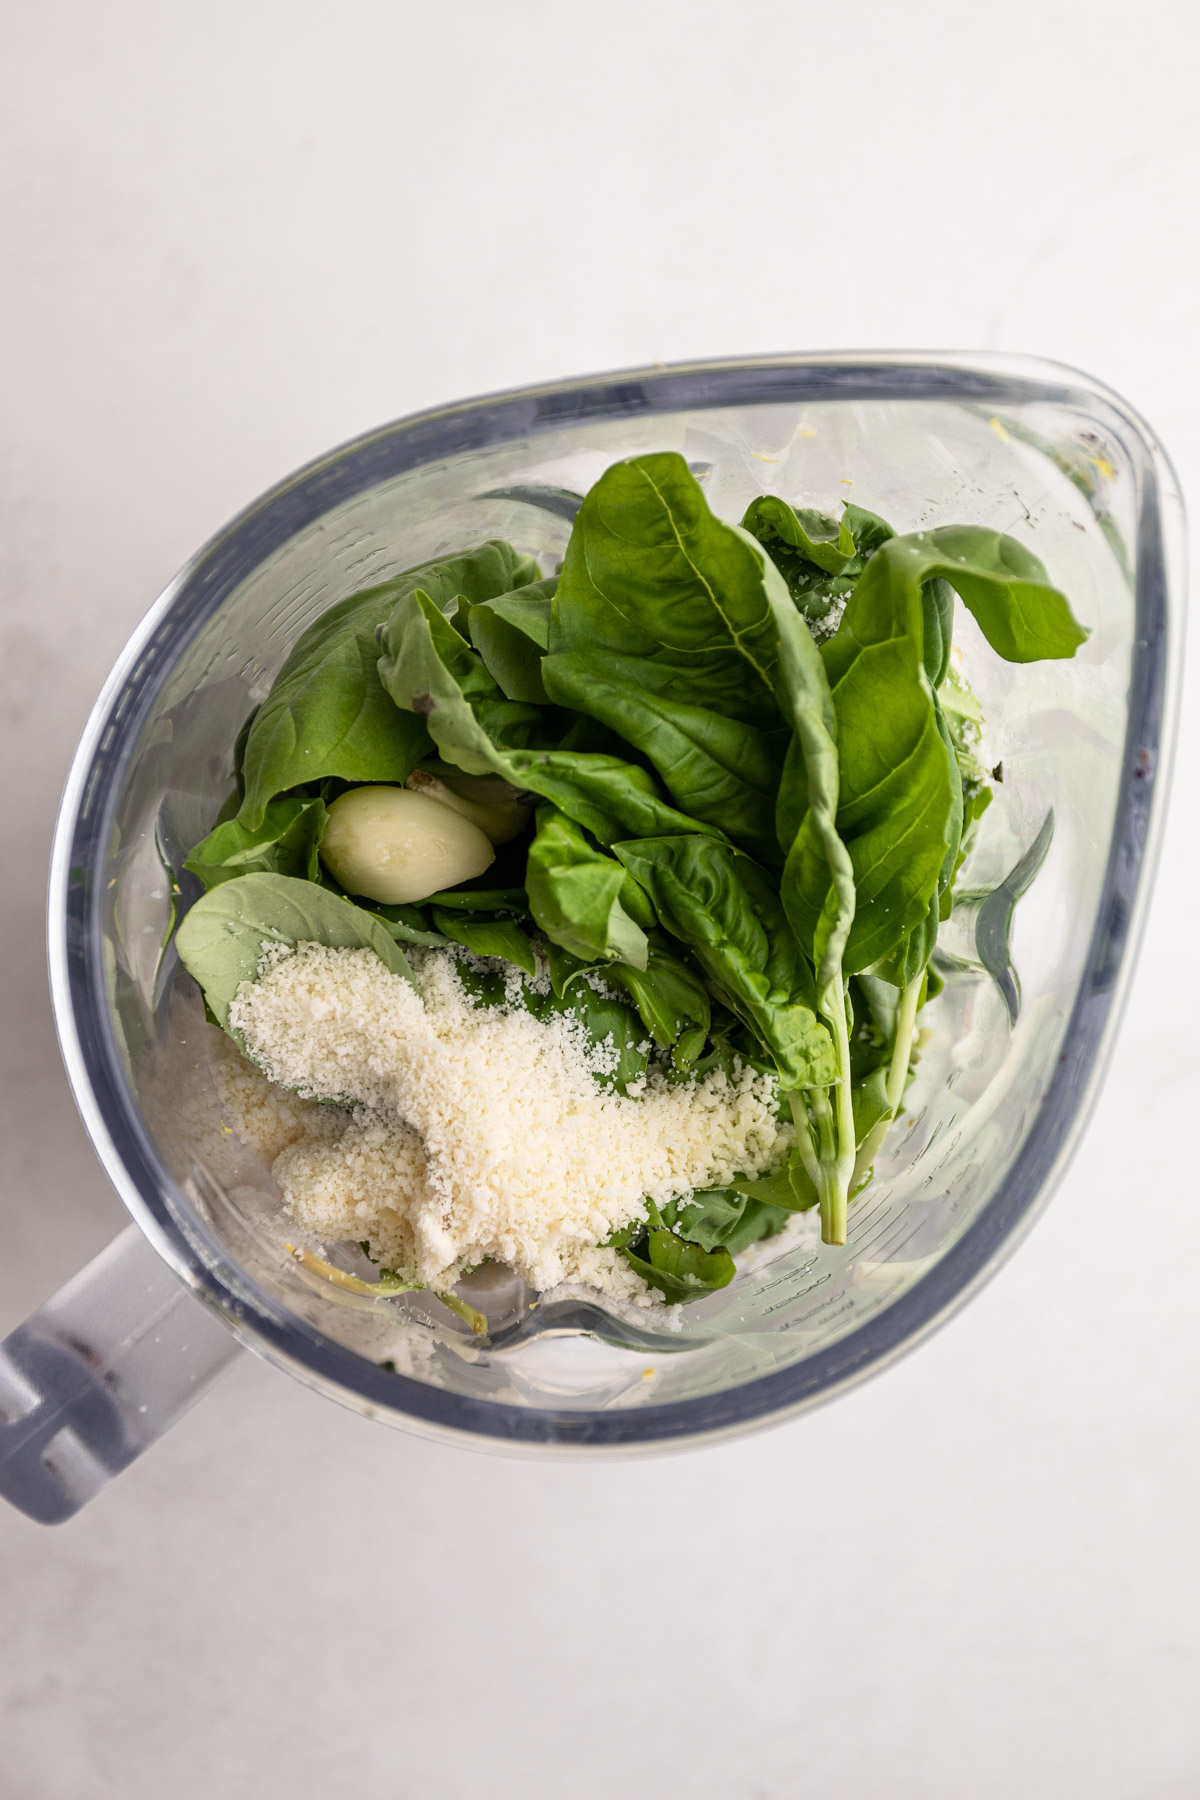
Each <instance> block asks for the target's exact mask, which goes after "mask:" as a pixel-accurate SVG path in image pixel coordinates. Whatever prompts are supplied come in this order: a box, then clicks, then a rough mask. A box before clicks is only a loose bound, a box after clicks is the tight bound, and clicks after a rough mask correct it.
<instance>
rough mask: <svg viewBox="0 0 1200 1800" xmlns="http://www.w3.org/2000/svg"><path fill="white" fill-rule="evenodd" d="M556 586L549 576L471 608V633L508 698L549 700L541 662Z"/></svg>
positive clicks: (468, 624)
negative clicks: (543, 680)
mask: <svg viewBox="0 0 1200 1800" xmlns="http://www.w3.org/2000/svg"><path fill="white" fill-rule="evenodd" d="M556 585H557V583H556V578H555V577H553V576H551V577H550V579H549V580H546V581H535V582H533V583H531V584H530V586H528V587H524V588H518V589H517V590H516V591H515V592H514V593H511V594H501V595H500V596H499V597H498V598H497V599H495V600H482V601H480V602H479V604H478V605H476V606H472V607H470V608H469V609H468V611H467V614H466V621H465V623H466V630H467V636H468V637H469V638H470V640H471V642H472V644H473V645H474V646H475V648H476V650H478V652H479V654H480V656H481V657H482V658H483V662H484V667H485V668H486V669H487V671H488V673H489V674H490V675H491V676H492V678H493V680H494V681H495V682H496V684H497V685H498V686H499V688H500V689H501V691H502V692H503V693H504V695H505V697H506V698H507V699H509V700H525V701H530V702H532V703H533V704H534V705H538V706H545V705H547V704H548V701H549V696H548V695H547V693H546V689H545V687H544V685H543V682H542V673H541V662H542V657H543V656H544V655H545V652H546V645H547V643H548V642H549V637H550V603H551V599H552V598H553V594H554V589H555V586H556Z"/></svg>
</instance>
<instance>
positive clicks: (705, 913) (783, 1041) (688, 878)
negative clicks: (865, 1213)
mask: <svg viewBox="0 0 1200 1800" xmlns="http://www.w3.org/2000/svg"><path fill="white" fill-rule="evenodd" d="M613 850H614V853H615V854H616V855H617V856H618V857H620V859H621V861H622V862H623V863H624V864H625V867H626V868H627V869H628V870H629V872H630V874H632V875H633V876H634V878H635V880H637V881H638V882H639V883H640V884H641V886H642V887H644V888H645V890H646V892H647V893H648V894H649V895H650V898H651V899H652V900H653V902H654V905H655V908H656V910H657V912H658V915H659V917H660V918H661V920H662V922H663V925H664V926H665V927H666V929H667V930H668V931H670V932H671V933H672V935H673V936H675V937H677V938H678V939H679V940H680V941H681V942H682V943H684V944H686V945H687V946H688V948H689V950H690V951H691V952H692V954H693V956H694V957H695V959H696V961H697V962H698V963H699V964H700V967H701V968H702V969H703V970H704V973H705V974H706V975H707V976H708V978H709V980H710V982H712V983H713V984H714V987H715V989H716V991H717V993H718V995H719V997H720V998H721V999H722V1000H723V1001H724V1003H725V1004H726V1005H727V1006H728V1007H729V1008H730V1009H731V1011H733V1012H734V1013H736V1014H737V1016H738V1017H739V1018H741V1019H743V1020H744V1021H745V1023H746V1024H748V1025H749V1026H751V1028H752V1029H753V1030H754V1031H756V1032H757V1033H758V1036H759V1037H760V1038H761V1040H762V1042H763V1043H764V1044H765V1045H766V1046H767V1048H768V1049H769V1050H770V1052H771V1054H772V1056H773V1057H774V1059H775V1062H776V1064H777V1067H778V1070H779V1079H780V1083H781V1085H782V1087H783V1088H784V1089H785V1090H788V1091H790V1090H791V1089H793V1088H800V1087H827V1086H828V1085H829V1084H830V1083H831V1082H833V1081H834V1080H836V1079H837V1064H836V1058H835V1054H834V1048H833V1043H832V1041H831V1039H830V1035H829V1032H828V1031H827V1029H826V1028H825V1026H824V1025H823V1024H822V1023H821V1022H820V1020H819V1019H818V1018H817V1016H816V1006H817V995H816V987H815V983H814V979H813V973H812V970H811V969H810V968H809V966H808V964H807V963H806V962H805V960H804V957H803V956H802V955H801V952H800V949H799V946H798V945H797V943H796V940H795V938H794V936H793V935H792V931H791V928H790V927H789V925H788V922H787V919H786V917H785V915H784V911H783V907H782V905H781V904H780V900H779V895H778V892H777V890H776V887H775V884H774V882H773V881H772V880H771V878H770V876H769V875H768V874H767V873H766V871H765V870H763V869H761V868H759V866H758V864H757V863H755V862H753V861H752V860H751V858H750V857H748V856H746V855H745V854H744V853H743V852H742V851H740V850H735V849H734V848H733V847H732V845H729V844H722V843H718V842H717V841H716V840H715V839H713V838H705V837H697V836H691V837H682V836H681V837H666V838H649V839H641V840H636V841H629V842H624V843H617V844H614V845H613Z"/></svg>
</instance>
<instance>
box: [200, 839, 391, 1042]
mask: <svg viewBox="0 0 1200 1800" xmlns="http://www.w3.org/2000/svg"><path fill="white" fill-rule="evenodd" d="M175 944H176V948H177V949H178V951H179V956H180V960H181V961H182V962H183V965H184V967H185V968H186V969H187V971H188V973H189V974H190V975H191V976H192V977H193V979H194V980H195V981H196V982H197V983H198V984H199V986H200V987H201V988H202V989H203V991H204V998H205V999H206V1000H207V1002H208V1005H209V1010H210V1011H211V1012H212V1015H213V1017H214V1018H215V1019H216V1021H217V1023H218V1025H221V1026H223V1027H224V1028H225V1029H226V1030H228V1027H229V1008H230V1005H231V1004H232V1002H233V999H234V996H235V995H236V993H237V991H238V988H239V987H240V986H241V984H242V983H243V981H253V980H254V979H255V977H256V976H257V974H258V968H259V964H260V963H261V962H262V959H263V953H264V951H266V950H267V949H269V948H270V946H271V945H272V944H286V945H287V946H288V947H289V948H291V949H294V948H295V947H296V945H297V944H326V945H328V946H329V947H330V948H331V949H333V950H362V949H367V950H374V952H375V954H376V956H378V957H379V959H380V961H381V962H382V963H383V964H384V966H385V967H386V968H388V969H390V970H391V971H392V973H393V975H403V976H405V977H406V978H408V979H411V970H410V969H409V966H408V963H407V962H406V961H405V958H404V955H403V952H402V951H401V950H399V949H398V948H397V946H396V944H395V943H394V942H393V940H392V938H391V937H390V936H389V935H388V932H387V931H386V929H385V928H384V926H383V925H382V923H381V922H380V921H379V920H378V919H376V918H375V917H373V915H372V914H371V913H368V912H364V911H363V909H362V908H361V907H359V906H354V905H353V904H352V903H351V902H350V901H349V900H340V899H339V898H338V897H337V895H336V894H331V893H329V892H328V891H327V889H325V888H323V887H318V886H317V884H316V883H315V882H312V881H297V880H295V879H294V878H293V877H291V876H288V875H241V876H239V877H238V878H237V879H236V880H235V881H225V882H222V883H221V885H220V886H219V887H216V888H214V889H213V890H212V892H211V893H208V894H202V895H201V897H200V899H199V900H197V902H196V904H195V905H194V906H193V907H192V909H191V911H190V912H189V913H188V914H187V916H186V917H185V919H184V920H183V923H182V924H181V925H180V927H179V930H178V931H177V932H176V934H175Z"/></svg>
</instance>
